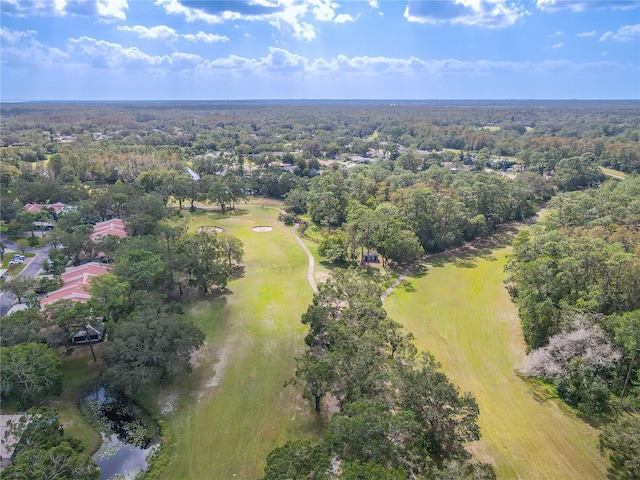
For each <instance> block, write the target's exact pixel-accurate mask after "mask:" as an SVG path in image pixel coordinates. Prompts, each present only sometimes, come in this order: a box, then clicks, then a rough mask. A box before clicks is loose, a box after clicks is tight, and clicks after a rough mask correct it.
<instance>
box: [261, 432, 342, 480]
mask: <svg viewBox="0 0 640 480" xmlns="http://www.w3.org/2000/svg"><path fill="white" fill-rule="evenodd" d="M330 471H331V457H330V456H329V452H328V451H327V449H326V448H325V447H324V446H323V445H322V444H321V445H312V444H311V443H310V442H305V441H301V440H296V441H289V442H287V443H285V444H284V445H283V446H282V447H278V448H276V449H274V450H273V451H272V452H271V453H269V456H268V457H267V465H266V467H265V469H264V473H265V475H264V477H262V480H294V479H295V480H329V479H331V478H332V476H331V475H330V473H329V472H330Z"/></svg>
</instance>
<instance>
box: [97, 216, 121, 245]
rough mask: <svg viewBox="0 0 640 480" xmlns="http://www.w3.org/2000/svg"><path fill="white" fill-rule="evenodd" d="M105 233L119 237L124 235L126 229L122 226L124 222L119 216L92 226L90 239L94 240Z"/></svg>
mask: <svg viewBox="0 0 640 480" xmlns="http://www.w3.org/2000/svg"><path fill="white" fill-rule="evenodd" d="M106 235H114V236H116V237H120V238H124V237H126V236H127V231H126V230H125V228H124V222H123V221H122V220H120V219H119V218H112V219H110V220H105V221H104V222H98V223H96V224H95V225H94V226H93V233H92V234H91V240H93V241H96V240H99V239H101V238H102V237H104V236H106Z"/></svg>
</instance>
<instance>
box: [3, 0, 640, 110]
mask: <svg viewBox="0 0 640 480" xmlns="http://www.w3.org/2000/svg"><path fill="white" fill-rule="evenodd" d="M0 12H1V17H0V25H2V26H1V27H0V41H1V44H0V48H1V82H2V83H1V86H0V88H1V90H0V93H1V97H2V100H3V101H15V100H165V99H166V100H198V99H203V100H236V99H503V98H519V99H532V98H535V99H543V98H548V99H640V0H625V1H618V0H580V1H578V0H421V1H414V0H342V1H341V0H0Z"/></svg>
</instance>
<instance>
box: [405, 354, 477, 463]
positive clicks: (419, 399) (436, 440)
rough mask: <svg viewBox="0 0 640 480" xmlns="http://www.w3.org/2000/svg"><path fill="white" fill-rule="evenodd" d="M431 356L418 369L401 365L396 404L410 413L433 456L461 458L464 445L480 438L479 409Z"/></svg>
mask: <svg viewBox="0 0 640 480" xmlns="http://www.w3.org/2000/svg"><path fill="white" fill-rule="evenodd" d="M439 368H440V364H439V363H437V362H436V361H435V359H434V358H433V356H432V355H430V354H424V355H423V357H422V361H421V363H420V366H419V368H411V367H405V366H403V367H400V368H399V370H400V372H399V373H400V378H401V384H400V386H399V393H400V400H399V404H400V406H401V408H403V409H404V410H407V411H410V412H413V413H414V415H415V416H416V419H417V421H418V422H419V423H420V426H421V435H422V444H423V445H424V446H425V448H426V449H427V451H428V452H429V453H430V454H431V455H432V456H434V457H435V458H447V457H456V456H461V457H464V456H465V455H466V454H465V450H464V445H465V444H467V443H468V442H473V441H476V440H478V439H479V438H480V428H479V427H478V423H477V422H478V415H479V412H480V411H479V409H478V404H477V403H476V401H475V398H474V397H473V396H472V395H471V394H470V393H465V394H462V395H461V394H460V392H459V390H458V388H457V387H456V386H455V385H453V384H452V383H451V382H450V381H449V379H448V378H447V376H446V375H445V374H444V373H443V372H441V371H440V370H439Z"/></svg>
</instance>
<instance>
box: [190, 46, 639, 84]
mask: <svg viewBox="0 0 640 480" xmlns="http://www.w3.org/2000/svg"><path fill="white" fill-rule="evenodd" d="M195 68H196V72H197V74H198V75H215V76H221V75H226V76H230V77H246V76H252V77H256V78H266V77H278V76H283V77H287V78H291V77H293V76H297V77H304V78H309V79H311V78H317V77H323V76H331V77H335V76H341V75H342V76H345V77H346V76H350V77H353V76H356V77H359V76H361V77H380V78H382V77H383V76H384V75H392V74H393V75H398V74H399V75H403V76H408V77H416V76H421V75H436V76H440V77H442V76H456V77H472V76H476V77H477V76H487V75H493V74H504V73H509V72H521V73H524V72H538V73H546V74H552V75H555V74H560V73H563V72H572V73H575V72H588V71H609V70H614V69H622V68H628V65H621V64H617V63H614V62H591V63H573V62H570V61H568V60H554V61H545V62H537V63H536V62H509V61H490V60H478V61H464V60H458V59H451V58H449V59H440V60H423V59H420V58H417V57H410V58H389V57H382V56H377V57H369V56H355V57H347V56H346V55H338V56H336V57H334V58H331V59H324V58H317V59H309V58H306V57H304V56H301V55H298V54H295V53H291V52H289V51H287V50H285V49H281V48H273V47H272V48H269V53H268V55H266V56H264V57H260V58H243V57H239V56H236V55H232V56H229V57H224V58H216V59H213V60H206V61H203V62H200V63H198V65H197V66H196V67H195Z"/></svg>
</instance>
